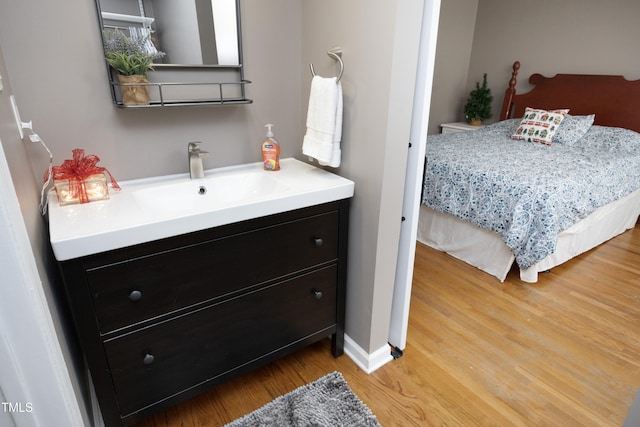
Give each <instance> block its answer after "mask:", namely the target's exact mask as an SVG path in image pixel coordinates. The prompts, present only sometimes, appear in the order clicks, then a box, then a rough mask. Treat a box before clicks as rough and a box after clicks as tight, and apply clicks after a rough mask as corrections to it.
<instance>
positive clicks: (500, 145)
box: [422, 119, 640, 269]
mask: <svg viewBox="0 0 640 427" xmlns="http://www.w3.org/2000/svg"><path fill="white" fill-rule="evenodd" d="M518 123H519V119H512V120H505V121H503V122H498V123H495V124H492V125H489V126H486V127H485V128H483V129H480V130H477V131H472V132H461V133H449V134H439V135H430V136H429V137H428V138H427V151H426V166H425V179H424V192H423V197H422V203H423V204H424V205H425V206H428V207H430V208H432V209H435V210H438V211H440V212H444V213H448V214H452V215H455V216H456V217H458V218H460V219H463V220H465V221H468V222H471V223H472V224H475V225H477V226H479V227H482V228H485V229H488V230H492V231H494V232H496V233H498V234H500V235H501V236H502V238H503V240H504V242H505V243H506V244H507V246H509V247H510V248H511V249H512V250H513V253H514V255H515V257H516V262H517V263H518V265H519V266H520V268H522V269H526V268H528V267H530V266H532V265H533V264H535V263H536V262H538V261H540V260H542V259H543V258H545V257H546V256H547V255H549V254H551V253H553V252H554V251H555V247H556V241H557V236H558V234H559V233H560V232H562V231H563V230H566V229H567V228H569V227H570V226H571V225H573V224H575V223H576V222H578V221H579V220H581V219H583V218H584V217H586V216H587V215H589V214H590V213H591V212H593V211H594V210H596V209H597V208H599V207H601V206H603V205H605V204H607V203H610V202H612V201H614V200H617V199H619V198H621V197H624V196H626V195H628V194H630V193H632V192H633V191H635V190H637V189H638V188H640V134H638V133H636V132H633V131H630V130H627V129H621V128H609V127H603V126H595V125H594V126H592V127H591V128H590V129H589V130H588V131H587V133H586V134H585V135H584V136H583V137H582V138H581V139H579V140H578V141H576V142H574V143H573V144H571V145H568V144H559V143H554V144H553V145H551V146H546V145H542V144H536V143H531V142H524V141H514V140H512V139H511V138H510V136H511V135H512V134H513V132H514V131H515V129H516V128H517V126H518Z"/></svg>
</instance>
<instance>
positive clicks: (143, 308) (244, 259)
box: [86, 211, 338, 334]
mask: <svg viewBox="0 0 640 427" xmlns="http://www.w3.org/2000/svg"><path fill="white" fill-rule="evenodd" d="M337 257H338V212H337V211H331V212H327V213H324V214H320V215H316V216H312V217H307V218H303V219H299V220H294V221H289V222H286V223H281V224H277V225H274V226H269V227H263V228H259V229H256V230H253V231H248V232H244V233H237V234H233V235H230V236H225V237H222V238H217V239H213V240H208V241H205V242H200V243H195V244H192V245H189V246H185V247H181V248H178V249H174V250H168V251H163V252H159V253H154V254H150V255H146V256H142V257H138V258H134V259H131V260H127V261H123V262H119V263H115V264H110V265H107V266H102V267H97V268H91V269H89V270H88V271H87V273H86V274H87V280H88V283H89V286H90V289H91V293H92V297H93V303H94V307H95V312H96V317H97V319H98V324H99V328H100V331H101V332H102V333H103V334H104V333H108V332H110V331H113V330H116V329H118V328H122V327H125V326H128V325H131V324H134V323H137V322H140V321H144V320H147V319H152V318H154V317H156V316H159V315H162V314H165V313H171V312H175V311H176V310H179V309H181V308H184V307H187V306H191V305H193V304H197V303H202V302H206V301H209V300H211V299H214V298H218V297H222V296H225V295H228V296H231V295H230V294H233V293H234V292H238V291H241V290H243V289H247V288H250V287H252V286H255V285H258V284H260V283H264V282H266V281H269V280H273V279H277V278H278V277H281V276H283V275H287V274H292V273H295V272H297V271H301V270H304V269H306V268H310V267H313V266H315V265H319V264H322V263H326V262H330V261H333V260H335V259H337Z"/></svg>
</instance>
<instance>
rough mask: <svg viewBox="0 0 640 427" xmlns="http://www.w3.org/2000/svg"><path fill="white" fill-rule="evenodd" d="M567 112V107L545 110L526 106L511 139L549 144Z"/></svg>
mask: <svg viewBox="0 0 640 427" xmlns="http://www.w3.org/2000/svg"><path fill="white" fill-rule="evenodd" d="M568 112H569V110H568V109H564V110H552V111H547V110H540V109H537V108H531V107H527V108H525V111H524V116H523V117H522V120H521V121H520V125H519V126H518V129H516V131H515V133H514V134H513V135H511V139H516V140H523V141H528V142H537V143H540V144H544V145H551V141H552V140H553V135H555V133H556V131H557V130H558V126H559V125H560V123H561V122H562V120H563V119H564V117H565V116H566V115H567V113H568Z"/></svg>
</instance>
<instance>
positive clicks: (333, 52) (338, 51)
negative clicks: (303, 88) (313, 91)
mask: <svg viewBox="0 0 640 427" xmlns="http://www.w3.org/2000/svg"><path fill="white" fill-rule="evenodd" d="M327 55H329V56H330V57H332V58H333V59H335V60H336V61H338V62H339V63H340V73H339V74H338V78H337V79H336V83H338V82H339V81H340V79H341V78H342V73H344V62H342V48H341V47H340V46H335V47H332V48H331V49H329V50H328V51H327ZM309 68H311V75H312V76H313V77H315V76H316V72H315V70H314V69H313V64H309Z"/></svg>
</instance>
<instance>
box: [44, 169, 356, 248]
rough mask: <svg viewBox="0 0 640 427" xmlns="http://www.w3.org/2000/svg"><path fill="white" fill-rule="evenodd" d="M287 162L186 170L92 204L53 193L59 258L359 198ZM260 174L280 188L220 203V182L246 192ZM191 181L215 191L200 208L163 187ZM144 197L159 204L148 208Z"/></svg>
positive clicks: (344, 184) (346, 183)
mask: <svg viewBox="0 0 640 427" xmlns="http://www.w3.org/2000/svg"><path fill="white" fill-rule="evenodd" d="M280 164H281V169H280V170H279V171H277V172H273V171H264V170H262V163H261V162H258V163H250V164H244V165H238V166H229V167H223V168H217V169H211V170H208V171H205V177H204V178H201V179H193V180H190V179H189V174H188V173H186V174H178V175H168V176H161V177H155V178H144V179H138V180H131V181H124V182H118V184H119V185H120V187H121V188H122V190H121V191H114V190H113V189H111V190H110V191H109V195H110V197H111V198H110V199H109V200H102V201H95V202H91V203H85V204H76V205H67V206H60V205H59V204H58V200H57V198H56V194H55V192H54V191H52V192H50V193H49V232H50V240H51V246H52V248H53V252H54V255H55V257H56V259H57V260H58V261H64V260H68V259H73V258H78V257H82V256H86V255H91V254H96V253H100V252H104V251H109V250H113V249H119V248H123V247H126V246H131V245H136V244H140V243H145V242H150V241H153V240H158V239H163V238H167V237H172V236H178V235H181V234H185V233H190V232H194V231H199V230H204V229H208V228H212V227H217V226H221V225H225V224H231V223H234V222H239V221H244V220H249V219H253V218H258V217H262V216H266V215H272V214H276V213H280V212H286V211H291V210H295V209H300V208H304V207H307V206H314V205H318V204H322V203H328V202H332V201H335V200H341V199H346V198H349V197H352V196H353V193H354V183H353V182H352V181H350V180H348V179H346V178H343V177H340V176H338V175H335V174H333V173H331V172H328V171H325V170H323V169H320V168H316V167H314V166H312V165H309V164H307V163H304V162H301V161H299V160H296V159H293V158H289V159H282V160H281V161H280ZM256 174H264V175H265V182H267V183H269V185H272V184H274V183H277V187H278V190H277V191H266V193H265V194H253V195H246V194H245V195H243V197H228V196H226V198H224V199H222V198H221V199H220V203H219V204H217V203H216V197H218V196H216V194H217V193H216V191H215V190H216V179H219V180H221V182H222V183H224V186H225V187H227V189H229V187H228V186H229V184H230V183H233V182H237V183H238V186H239V189H240V190H243V188H241V187H240V186H241V185H243V184H242V183H243V179H242V178H243V177H245V176H247V175H251V176H254V177H255V176H256ZM236 176H237V178H238V179H237V181H236V179H235V177H236ZM259 176H260V175H258V179H259ZM189 184H193V188H194V191H195V189H197V188H198V187H199V186H205V187H207V189H209V190H210V191H212V193H211V194H210V195H209V196H208V201H205V202H204V203H203V204H202V205H201V204H200V202H199V200H203V201H204V200H205V199H204V198H203V199H198V197H202V196H198V195H197V194H196V193H195V192H194V193H193V194H194V196H193V197H191V195H189V198H190V200H188V202H189V204H188V205H186V204H185V200H183V199H184V198H183V197H182V196H183V195H182V194H179V195H178V196H179V197H177V198H175V197H174V196H173V195H172V194H171V192H170V191H166V192H165V191H164V190H163V189H170V188H180V189H183V188H184V187H187V186H189ZM263 187H264V185H263ZM256 191H261V190H260V189H258V190H256ZM227 193H228V192H227ZM140 195H146V201H148V202H153V203H152V204H147V203H146V201H145V198H144V197H140ZM150 195H152V197H150ZM165 197H166V201H163V200H162V199H163V198H165ZM172 197H174V198H172ZM220 197H222V196H220ZM236 199H237V200H236ZM164 207H166V209H164Z"/></svg>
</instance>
